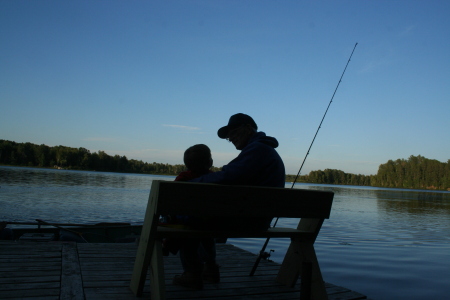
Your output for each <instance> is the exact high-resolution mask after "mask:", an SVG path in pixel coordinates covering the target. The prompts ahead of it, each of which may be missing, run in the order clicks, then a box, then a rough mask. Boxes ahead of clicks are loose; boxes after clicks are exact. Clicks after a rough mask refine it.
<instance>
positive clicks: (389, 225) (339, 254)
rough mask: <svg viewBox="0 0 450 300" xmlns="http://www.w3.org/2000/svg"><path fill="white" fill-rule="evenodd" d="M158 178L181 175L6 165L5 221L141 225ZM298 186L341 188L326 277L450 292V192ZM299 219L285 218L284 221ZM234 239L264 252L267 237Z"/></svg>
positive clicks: (324, 256) (404, 291) (411, 294)
mask: <svg viewBox="0 0 450 300" xmlns="http://www.w3.org/2000/svg"><path fill="white" fill-rule="evenodd" d="M154 179H162V180H173V179H174V177H173V176H156V175H139V174H118V173H99V172H83V171H66V170H46V169H33V168H13V167H0V220H5V221H15V222H18V221H27V222H30V221H34V220H35V219H43V220H45V221H47V222H59V223H97V222H129V223H132V224H141V223H142V222H143V218H144V213H145V209H146V205H147V200H148V195H149V191H150V186H151V182H152V180H154ZM286 186H287V187H290V184H287V185H286ZM296 188H303V189H315V190H331V191H333V192H334V193H335V196H334V201H333V209H332V212H331V217H330V219H329V220H326V221H325V223H324V225H323V227H322V230H321V232H320V234H319V237H318V239H317V242H316V244H315V245H316V252H317V256H318V259H319V263H320V266H321V270H322V273H323V277H324V279H325V281H327V282H330V283H333V284H337V285H341V286H344V287H347V288H350V289H352V290H355V291H358V292H360V293H363V294H365V295H367V296H368V297H370V298H372V299H450V193H449V192H429V191H411V190H400V189H377V188H367V187H366V188H361V187H348V186H331V185H311V184H296ZM297 223H298V220H293V219H281V220H280V221H279V223H278V226H290V227H296V226H297ZM228 242H229V243H233V244H235V245H237V246H239V247H241V248H244V249H247V250H249V251H252V252H254V253H257V252H259V250H260V248H261V246H262V244H263V242H264V240H261V239H229V240H228ZM288 245H289V240H287V239H272V240H271V241H270V243H269V245H268V247H267V250H271V249H272V250H274V252H272V256H271V257H270V258H271V259H273V260H274V261H276V262H281V260H282V258H283V256H284V254H285V251H286V249H287V247H288Z"/></svg>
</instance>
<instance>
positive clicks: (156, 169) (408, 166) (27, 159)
mask: <svg viewBox="0 0 450 300" xmlns="http://www.w3.org/2000/svg"><path fill="white" fill-rule="evenodd" d="M0 164H3V165H13V166H28V167H42V168H63V169H70V170H90V171H103V172H123V173H145V174H164V175H178V174H179V173H180V172H182V171H184V170H185V169H186V168H185V166H184V165H169V164H163V163H156V162H153V163H146V162H143V161H140V160H139V161H138V160H134V159H128V158H127V157H126V156H120V155H114V156H111V155H108V154H106V153H105V152H104V151H98V152H94V153H91V152H90V151H89V150H87V149H85V148H70V147H65V146H55V147H49V146H46V145H35V144H32V143H16V142H12V141H6V140H0ZM218 170H220V168H216V167H213V171H218ZM294 179H295V176H294V175H287V176H286V181H290V182H292V181H294ZM297 182H307V183H321V184H340V185H361V186H376V187H389V188H408V189H436V190H450V159H449V160H448V161H447V162H446V163H442V162H440V161H437V160H435V159H428V158H425V157H423V156H420V155H418V156H410V157H409V158H408V159H407V160H405V159H397V160H396V161H392V160H389V161H388V162H387V163H385V164H381V165H380V166H379V168H378V173H377V174H376V175H361V174H358V175H356V174H350V173H345V172H343V171H341V170H334V169H325V170H323V171H322V170H318V171H311V172H310V173H309V174H308V175H302V176H299V178H298V179H297Z"/></svg>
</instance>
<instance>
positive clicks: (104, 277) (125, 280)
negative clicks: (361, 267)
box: [0, 241, 366, 300]
mask: <svg viewBox="0 0 450 300" xmlns="http://www.w3.org/2000/svg"><path fill="white" fill-rule="evenodd" d="M217 246H218V247H217V254H218V263H219V264H220V265H222V267H221V269H220V270H221V282H220V283H218V284H207V283H206V284H205V287H204V289H203V290H201V291H195V290H190V289H186V288H182V287H178V286H173V285H172V278H173V276H174V275H176V274H180V273H181V272H182V271H181V266H180V261H179V257H177V256H169V257H165V259H164V264H165V275H166V295H167V298H168V299H216V298H218V299H221V300H222V299H223V300H226V299H233V300H236V299H259V300H265V299H280V300H281V299H299V298H300V289H299V287H296V288H287V287H284V286H281V285H279V284H277V283H276V282H275V280H274V279H275V277H276V273H277V270H278V268H279V264H277V263H274V262H269V261H264V260H263V261H261V263H260V265H259V267H258V270H257V271H256V273H255V275H254V276H253V277H250V276H248V274H249V272H250V270H251V267H252V265H253V263H254V261H255V258H256V256H255V255H254V254H252V253H250V252H247V251H245V250H242V249H240V248H237V247H235V246H233V245H230V244H218V245H217ZM136 251H137V246H136V245H135V244H132V243H127V244H76V243H58V242H54V243H52V242H49V243H44V242H40V243H36V242H12V241H0V299H30V300H31V299H32V300H39V299H46V300H51V299H80V300H81V299H86V300H90V299H93V300H97V299H134V300H136V299H150V290H149V284H148V283H147V284H146V287H145V289H144V295H143V297H142V298H135V297H134V295H133V294H132V293H131V291H130V289H129V285H130V279H131V273H132V270H133V264H134V259H135V256H136ZM297 285H299V284H297ZM326 286H327V293H328V297H329V299H334V300H337V299H342V300H344V299H346V300H351V299H366V296H364V295H362V294H360V293H357V292H354V291H350V290H348V289H346V288H343V287H339V286H335V285H332V284H329V283H327V284H326Z"/></svg>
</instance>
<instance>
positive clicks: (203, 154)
mask: <svg viewBox="0 0 450 300" xmlns="http://www.w3.org/2000/svg"><path fill="white" fill-rule="evenodd" d="M183 160H184V164H185V165H186V167H187V168H188V169H189V170H191V171H193V172H195V173H202V172H205V171H207V170H209V169H210V168H211V166H212V164H213V160H212V157H211V150H210V149H209V147H208V146H206V145H204V144H197V145H194V146H192V147H189V148H188V149H186V151H184V157H183Z"/></svg>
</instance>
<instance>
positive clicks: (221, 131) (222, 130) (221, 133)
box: [217, 126, 230, 139]
mask: <svg viewBox="0 0 450 300" xmlns="http://www.w3.org/2000/svg"><path fill="white" fill-rule="evenodd" d="M229 131H230V128H229V127H228V126H223V127H222V128H220V129H219V130H218V131H217V135H218V136H219V137H220V138H221V139H225V138H227V135H228V132H229Z"/></svg>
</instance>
